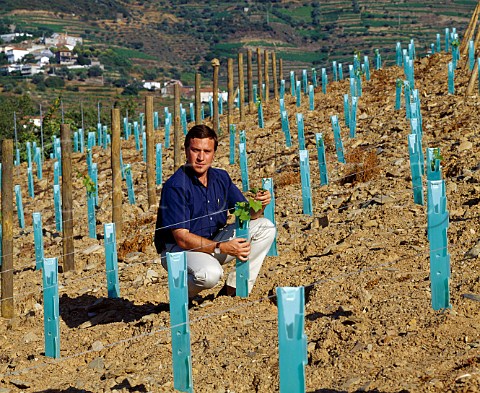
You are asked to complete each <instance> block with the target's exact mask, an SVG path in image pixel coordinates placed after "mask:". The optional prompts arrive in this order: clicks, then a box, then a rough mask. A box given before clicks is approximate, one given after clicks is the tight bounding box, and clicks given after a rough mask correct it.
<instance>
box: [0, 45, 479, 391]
mask: <svg viewBox="0 0 480 393" xmlns="http://www.w3.org/2000/svg"><path fill="white" fill-rule="evenodd" d="M448 61H450V56H449V55H446V54H437V55H434V56H432V57H430V58H423V59H420V60H417V61H416V62H415V76H416V88H418V90H419V93H420V95H421V106H422V115H423V125H424V139H423V143H424V149H425V148H426V147H439V148H440V149H441V154H442V156H443V159H442V162H441V163H442V171H443V177H444V179H445V181H446V189H447V198H448V202H447V208H448V210H449V213H450V226H449V230H448V242H449V252H450V254H451V283H450V293H451V304H452V308H451V309H447V310H443V311H434V310H433V309H432V306H431V299H430V282H429V243H428V241H427V234H426V225H427V215H426V206H421V205H417V204H414V202H413V192H412V182H411V175H410V165H409V156H408V149H407V135H408V134H409V133H410V125H409V122H408V121H407V120H406V116H405V110H404V108H402V110H400V111H395V109H394V104H395V81H396V79H397V78H401V79H404V78H405V77H404V75H403V70H401V69H400V68H398V67H393V68H388V69H383V70H379V71H374V72H373V73H372V80H371V81H370V82H364V84H363V96H362V97H361V98H360V100H359V112H358V128H357V136H356V138H353V139H352V138H349V136H348V131H347V129H346V127H345V125H344V123H343V94H345V93H347V92H348V91H349V85H348V83H347V82H346V81H342V82H335V83H330V84H329V86H328V94H326V95H324V94H322V93H321V89H317V92H316V97H315V110H314V111H309V109H308V100H307V98H306V97H302V106H301V108H297V107H296V105H295V101H294V99H293V98H292V97H290V96H288V97H287V98H286V105H287V110H288V113H289V117H290V127H291V130H292V137H293V146H292V147H291V148H286V147H285V139H284V136H283V133H282V131H281V125H280V115H279V105H278V102H276V101H275V100H273V99H270V101H269V102H265V103H264V112H265V120H266V121H265V128H264V129H259V128H258V124H257V118H256V114H255V113H252V114H248V115H247V121H246V123H245V124H240V125H239V128H240V129H245V130H246V131H247V150H248V160H249V176H250V184H251V186H257V187H258V186H260V185H261V178H262V177H273V179H274V184H275V197H276V223H277V227H278V236H277V245H278V253H279V255H278V256H276V257H267V259H266V260H265V263H264V266H263V268H262V271H261V273H260V276H259V278H258V281H257V284H256V286H255V287H254V289H253V291H252V293H251V295H250V296H249V297H248V298H246V299H240V298H230V297H225V296H216V295H217V292H218V291H219V289H220V286H218V287H217V288H214V289H212V290H210V291H206V292H205V293H202V295H203V298H202V299H200V300H199V301H198V302H197V303H196V304H195V305H194V306H193V307H191V308H190V310H189V318H190V322H191V324H190V330H191V350H192V364H193V381H194V390H195V391H196V392H275V391H278V389H279V373H278V349H277V348H278V339H277V322H276V321H277V307H276V302H275V297H274V296H273V295H274V293H275V288H276V287H278V286H305V288H306V293H307V296H306V305H305V333H306V335H307V337H308V364H307V365H306V367H305V376H306V389H307V392H354V391H363V392H478V391H479V390H480V350H479V346H480V309H479V305H480V303H479V300H480V296H479V295H480V276H479V259H478V254H479V252H480V245H479V244H477V242H478V240H479V234H478V232H479V231H480V229H479V225H478V220H479V214H480V204H479V202H480V198H479V197H478V194H479V191H480V170H479V169H480V153H479V149H478V148H479V145H480V140H479V137H478V135H479V131H480V130H479V128H480V126H479V121H478V120H479V104H480V101H479V96H478V94H477V95H475V96H472V97H465V96H464V93H465V89H466V85H467V83H468V73H467V72H466V71H464V65H463V62H461V63H460V65H459V69H458V70H457V72H456V81H455V84H456V95H448V94H447V91H448V90H447V63H448ZM296 112H300V113H303V115H304V119H305V132H306V143H307V149H308V150H309V153H310V170H311V184H312V197H313V206H314V209H313V215H312V216H310V215H305V214H303V213H302V198H301V187H300V175H299V158H298V151H297V146H298V145H297V137H296V131H295V130H296V123H295V117H294V116H295V113H296ZM335 114H336V115H338V116H339V119H340V123H341V126H342V137H343V143H344V147H345V152H346V156H347V163H346V164H340V163H338V162H337V157H336V153H335V148H334V143H333V135H332V129H331V123H330V116H331V115H335ZM225 120H226V119H222V128H223V129H224V130H225V129H226V125H225V123H224V122H225ZM237 120H238V113H236V114H235V122H237ZM318 132H322V133H323V134H324V137H325V141H326V142H325V143H326V145H327V165H328V171H329V180H330V181H329V184H328V185H327V186H320V182H319V173H318V163H317V154H316V148H315V138H314V134H315V133H318ZM156 137H157V139H158V141H160V142H164V136H163V132H162V131H158V132H157V134H156ZM228 146H229V145H228V136H227V135H226V133H225V132H224V133H223V135H222V136H221V142H220V147H219V151H218V153H217V159H216V165H217V166H219V167H223V168H225V169H227V170H228V171H229V172H230V173H231V174H232V178H233V179H234V181H235V182H236V183H237V184H238V185H239V186H240V185H241V178H240V170H239V166H238V165H237V164H236V165H229V160H228V154H229V152H228ZM122 149H123V160H124V163H130V164H131V165H132V168H133V169H132V172H133V175H134V187H135V192H136V198H137V203H136V204H135V205H129V204H128V199H127V194H126V188H125V187H124V205H123V209H124V213H123V220H124V231H123V236H122V238H121V239H119V240H118V257H119V276H120V291H121V297H120V298H119V299H108V298H107V287H106V277H105V258H104V244H103V224H104V223H108V222H111V220H112V218H111V170H110V154H109V151H103V150H102V149H100V148H95V150H94V162H97V164H98V167H99V183H100V186H99V189H100V206H99V208H98V210H97V224H98V225H97V232H98V233H99V235H98V239H91V238H89V237H88V227H87V208H86V198H85V188H84V187H83V185H82V182H81V179H79V178H75V179H74V190H75V191H74V193H75V194H74V209H75V213H74V219H75V226H74V232H75V238H74V244H75V263H76V266H77V270H76V271H75V272H67V273H60V274H59V280H60V289H59V290H60V314H61V315H60V329H61V358H60V359H58V360H54V359H51V358H46V357H45V356H44V341H43V340H44V338H43V297H42V296H43V293H42V286H41V283H42V278H41V272H39V271H36V270H35V269H34V266H35V254H34V240H33V229H32V213H33V212H35V211H40V212H41V213H42V217H43V227H44V233H45V236H44V242H45V255H46V257H55V256H56V257H59V258H60V262H61V254H62V236H61V233H58V232H57V231H56V230H55V220H54V212H53V193H52V184H53V172H52V169H53V163H52V161H50V160H47V161H46V163H45V166H44V179H45V180H41V181H38V180H35V199H31V198H29V197H28V196H27V192H26V190H27V183H26V177H25V176H23V174H25V173H26V167H25V164H23V165H22V166H21V167H20V168H19V169H18V170H15V175H16V177H15V182H16V183H18V184H21V186H22V190H23V193H24V209H25V220H26V228H25V229H24V230H20V229H19V228H18V224H17V223H16V222H15V225H14V234H15V239H14V253H15V255H14V263H15V276H14V280H15V281H14V283H15V311H16V317H15V318H13V319H12V320H3V321H2V322H1V323H0V392H19V391H22V392H172V391H174V389H173V378H172V362H171V339H170V331H169V311H168V310H169V303H168V301H169V300H168V283H167V275H166V272H165V271H164V269H163V268H162V266H161V265H160V259H159V256H158V255H157V254H156V252H155V249H154V247H153V244H152V238H153V233H154V227H155V217H156V206H152V207H149V206H148V200H147V187H146V167H145V164H144V163H143V162H142V154H141V152H137V151H136V150H135V145H134V142H133V140H130V141H127V142H124V144H123V147H122ZM359 157H360V158H359ZM355 161H358V162H357V163H355ZM73 166H74V171H76V170H78V171H80V172H81V173H86V161H85V156H84V155H81V154H79V153H76V154H74V157H73ZM172 170H173V149H172V148H170V149H168V150H165V156H164V179H166V178H167V176H169V175H170V174H171V173H172ZM160 190H161V187H158V189H157V197H158V198H159V196H160ZM14 217H16V216H14ZM229 268H232V266H229V267H227V270H228V269H229Z"/></svg>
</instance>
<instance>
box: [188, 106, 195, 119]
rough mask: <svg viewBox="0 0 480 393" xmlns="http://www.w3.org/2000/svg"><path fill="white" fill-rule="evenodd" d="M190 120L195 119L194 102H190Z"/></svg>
mask: <svg viewBox="0 0 480 393" xmlns="http://www.w3.org/2000/svg"><path fill="white" fill-rule="evenodd" d="M189 106H190V121H193V122H194V121H195V105H194V104H193V102H191V103H190V105H189Z"/></svg>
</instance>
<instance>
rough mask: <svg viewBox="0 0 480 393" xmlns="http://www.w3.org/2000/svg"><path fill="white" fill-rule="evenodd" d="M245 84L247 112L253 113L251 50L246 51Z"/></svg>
mask: <svg viewBox="0 0 480 393" xmlns="http://www.w3.org/2000/svg"><path fill="white" fill-rule="evenodd" d="M247 84H248V112H249V113H253V110H254V107H255V105H254V103H253V70H252V50H251V49H249V50H248V51H247Z"/></svg>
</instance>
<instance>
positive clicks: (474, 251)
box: [465, 242, 480, 258]
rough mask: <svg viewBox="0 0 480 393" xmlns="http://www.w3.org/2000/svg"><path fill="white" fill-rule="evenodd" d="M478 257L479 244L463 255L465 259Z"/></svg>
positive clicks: (479, 253)
mask: <svg viewBox="0 0 480 393" xmlns="http://www.w3.org/2000/svg"><path fill="white" fill-rule="evenodd" d="M479 255H480V242H478V243H477V244H475V245H474V246H473V247H472V248H471V249H470V250H468V251H467V252H466V253H465V256H466V257H467V258H477V257H478V256H479Z"/></svg>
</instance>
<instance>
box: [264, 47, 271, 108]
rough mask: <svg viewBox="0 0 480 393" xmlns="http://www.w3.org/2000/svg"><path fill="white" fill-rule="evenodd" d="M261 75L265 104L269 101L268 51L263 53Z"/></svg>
mask: <svg viewBox="0 0 480 393" xmlns="http://www.w3.org/2000/svg"><path fill="white" fill-rule="evenodd" d="M263 59H264V60H263V74H264V75H265V102H268V100H269V99H270V77H269V75H268V51H267V50H266V49H265V50H264V51H263Z"/></svg>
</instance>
